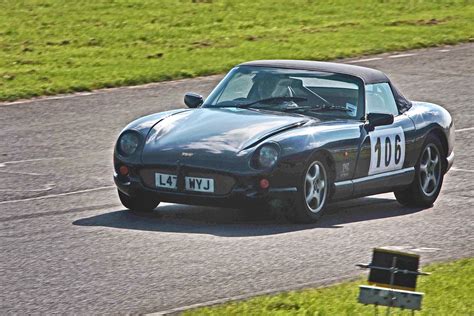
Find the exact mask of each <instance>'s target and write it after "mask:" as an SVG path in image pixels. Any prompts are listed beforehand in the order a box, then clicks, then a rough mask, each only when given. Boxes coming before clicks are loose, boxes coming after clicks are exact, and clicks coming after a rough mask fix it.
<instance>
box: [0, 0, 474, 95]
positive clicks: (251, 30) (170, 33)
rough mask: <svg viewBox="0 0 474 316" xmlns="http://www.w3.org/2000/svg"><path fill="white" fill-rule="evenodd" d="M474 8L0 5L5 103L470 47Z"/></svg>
mask: <svg viewBox="0 0 474 316" xmlns="http://www.w3.org/2000/svg"><path fill="white" fill-rule="evenodd" d="M473 16H474V2H473V1H472V0H457V1H456V0H452V1H447V0H438V1H424V0H404V1H398V0H367V1H356V0H327V1H316V0H292V1H288V0H268V1H262V0H239V1H236V0H159V1H155V0H143V1H119V0H116V1H113V0H110V1H102V0H95V1H91V0H89V1H83V0H76V1H66V0H64V1H60V0H54V1H53V0H42V1H33V0H28V1H25V0H0V100H15V99H18V98H28V97H33V96H38V95H50V94H57V93H66V92H74V91H87V90H91V89H97V88H105V87H114V86H121V85H134V84H141V83H147V82H152V81H162V80H169V79H176V78H184V77H194V76H199V75H208V74H214V73H221V72H225V71H227V70H228V69H229V68H230V67H232V66H233V65H235V64H237V63H239V62H242V61H246V60H252V59H259V58H298V59H317V60H328V59H334V58H342V57H348V56H356V55H361V54H368V53H379V52H384V51H392V50H402V49H408V48H417V47H427V46H433V45H439V44H454V43H457V42H463V41H471V40H473V38H474V27H473V22H472V20H473Z"/></svg>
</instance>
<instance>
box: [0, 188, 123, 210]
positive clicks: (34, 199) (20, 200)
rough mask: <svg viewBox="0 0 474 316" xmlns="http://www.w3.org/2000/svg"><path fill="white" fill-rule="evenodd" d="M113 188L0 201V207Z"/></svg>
mask: <svg viewBox="0 0 474 316" xmlns="http://www.w3.org/2000/svg"><path fill="white" fill-rule="evenodd" d="M113 188H115V186H113V185H109V186H106V187H98V188H94V189H86V190H79V191H72V192H66V193H59V194H50V195H43V196H38V197H34V198H27V199H19V200H10V201H0V205H1V204H9V203H17V202H28V201H37V200H45V199H52V198H57V197H62V196H68V195H73V194H81V193H88V192H94V191H100V190H109V189H113Z"/></svg>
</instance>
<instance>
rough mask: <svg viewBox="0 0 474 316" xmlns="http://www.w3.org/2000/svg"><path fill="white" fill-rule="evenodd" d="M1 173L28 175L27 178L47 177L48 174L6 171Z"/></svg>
mask: <svg viewBox="0 0 474 316" xmlns="http://www.w3.org/2000/svg"><path fill="white" fill-rule="evenodd" d="M0 167H2V166H1V165H0ZM0 173H8V174H22V175H26V176H46V174H43V173H35V172H23V171H5V170H0Z"/></svg>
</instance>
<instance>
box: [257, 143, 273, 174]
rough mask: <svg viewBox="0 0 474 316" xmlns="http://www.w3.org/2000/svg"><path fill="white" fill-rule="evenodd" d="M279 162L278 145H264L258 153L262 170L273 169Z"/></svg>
mask: <svg viewBox="0 0 474 316" xmlns="http://www.w3.org/2000/svg"><path fill="white" fill-rule="evenodd" d="M277 160H278V148H277V146H276V145H263V146H262V147H260V150H259V153H258V165H259V167H260V168H264V169H267V168H271V167H273V166H274V165H275V164H276V162H277Z"/></svg>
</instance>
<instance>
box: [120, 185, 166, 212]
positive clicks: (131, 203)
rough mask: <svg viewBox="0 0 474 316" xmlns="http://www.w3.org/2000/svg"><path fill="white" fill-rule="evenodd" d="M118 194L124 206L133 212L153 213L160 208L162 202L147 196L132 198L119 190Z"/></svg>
mask: <svg viewBox="0 0 474 316" xmlns="http://www.w3.org/2000/svg"><path fill="white" fill-rule="evenodd" d="M117 192H118V195H119V198H120V202H122V205H123V206H125V207H126V208H127V209H128V210H129V211H132V212H137V213H145V212H151V211H153V210H154V209H155V208H156V207H157V206H158V204H160V201H157V200H156V199H153V198H150V197H149V196H146V195H137V196H133V197H131V196H128V195H126V194H124V193H122V192H120V191H119V190H117Z"/></svg>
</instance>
